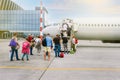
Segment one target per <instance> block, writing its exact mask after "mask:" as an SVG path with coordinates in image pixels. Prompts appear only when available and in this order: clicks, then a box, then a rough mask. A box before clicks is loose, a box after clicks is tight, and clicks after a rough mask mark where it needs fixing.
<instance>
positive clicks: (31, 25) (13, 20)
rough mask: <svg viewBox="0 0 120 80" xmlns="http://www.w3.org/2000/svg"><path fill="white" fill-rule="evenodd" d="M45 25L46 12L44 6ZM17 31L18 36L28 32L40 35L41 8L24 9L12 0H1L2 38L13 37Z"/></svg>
mask: <svg viewBox="0 0 120 80" xmlns="http://www.w3.org/2000/svg"><path fill="white" fill-rule="evenodd" d="M43 10H44V14H43V26H44V25H45V23H44V22H45V18H44V17H45V14H46V12H47V10H46V9H45V8H43ZM14 32H17V33H18V37H25V36H26V35H28V34H33V35H39V33H40V9H39V7H36V8H35V10H24V9H23V8H21V7H20V6H19V5H17V4H16V3H14V2H13V1H11V0H0V38H11V37H12V35H13V33H14Z"/></svg>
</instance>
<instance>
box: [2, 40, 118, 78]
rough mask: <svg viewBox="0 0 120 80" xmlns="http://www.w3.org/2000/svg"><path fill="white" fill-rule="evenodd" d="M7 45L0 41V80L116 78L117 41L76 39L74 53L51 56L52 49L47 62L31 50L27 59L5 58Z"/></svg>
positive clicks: (7, 54) (41, 55) (7, 41)
mask: <svg viewBox="0 0 120 80" xmlns="http://www.w3.org/2000/svg"><path fill="white" fill-rule="evenodd" d="M22 42H23V41H22V40H20V41H19V43H20V44H21V43H22ZM8 44H9V40H4V41H2V40H0V45H1V47H0V80H66V79H68V80H120V62H119V61H120V46H119V45H120V44H111V43H106V44H104V43H101V42H100V41H79V44H78V47H77V52H76V53H75V54H65V56H64V58H54V52H53V51H52V53H51V60H50V61H44V59H43V51H41V53H40V54H38V53H36V50H35V49H34V51H33V52H34V55H32V56H29V58H30V61H26V60H25V61H21V60H20V61H16V60H15V59H14V61H9V50H10V47H9V46H8ZM19 57H20V58H21V48H20V50H19Z"/></svg>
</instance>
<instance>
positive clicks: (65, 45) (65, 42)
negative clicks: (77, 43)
mask: <svg viewBox="0 0 120 80" xmlns="http://www.w3.org/2000/svg"><path fill="white" fill-rule="evenodd" d="M62 43H63V47H64V53H65V52H66V53H67V54H68V47H67V43H68V38H67V36H64V37H63V38H62Z"/></svg>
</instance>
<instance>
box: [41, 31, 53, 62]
mask: <svg viewBox="0 0 120 80" xmlns="http://www.w3.org/2000/svg"><path fill="white" fill-rule="evenodd" d="M43 42H45V45H43V46H44V51H45V53H44V60H46V53H47V55H48V61H50V53H51V47H52V46H53V44H52V38H51V37H50V34H49V33H48V34H47V35H46V37H45V38H44V39H43V41H42V44H44V43H43Z"/></svg>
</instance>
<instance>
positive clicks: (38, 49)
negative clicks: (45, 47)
mask: <svg viewBox="0 0 120 80" xmlns="http://www.w3.org/2000/svg"><path fill="white" fill-rule="evenodd" d="M41 43H42V40H41V39H40V36H38V37H37V38H36V39H35V48H36V49H37V53H39V54H40V51H41Z"/></svg>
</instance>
